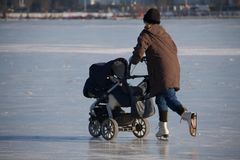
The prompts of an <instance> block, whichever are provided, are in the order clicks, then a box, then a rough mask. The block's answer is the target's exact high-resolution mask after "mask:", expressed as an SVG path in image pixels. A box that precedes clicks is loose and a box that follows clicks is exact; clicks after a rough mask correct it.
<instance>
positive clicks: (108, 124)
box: [101, 118, 118, 140]
mask: <svg viewBox="0 0 240 160" xmlns="http://www.w3.org/2000/svg"><path fill="white" fill-rule="evenodd" d="M101 133H102V136H103V138H104V139H106V140H112V139H114V138H116V137H117V134H118V123H117V121H115V120H114V119H112V118H109V119H106V120H105V121H103V123H102V126H101Z"/></svg>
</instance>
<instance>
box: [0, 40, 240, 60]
mask: <svg viewBox="0 0 240 160" xmlns="http://www.w3.org/2000/svg"><path fill="white" fill-rule="evenodd" d="M132 51H133V48H131V47H113V46H103V45H92V44H80V45H79V44H0V53H83V54H129V53H131V52H132ZM178 54H179V55H184V56H191V55H220V56H221V55H240V48H186V47H180V48H178ZM229 61H234V59H229Z"/></svg>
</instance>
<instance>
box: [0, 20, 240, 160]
mask: <svg viewBox="0 0 240 160" xmlns="http://www.w3.org/2000/svg"><path fill="white" fill-rule="evenodd" d="M162 25H163V26H164V27H166V29H167V31H168V32H169V33H170V34H171V35H172V37H173V39H174V40H175V41H176V44H177V46H178V48H179V58H180V63H181V90H180V91H179V92H178V97H179V99H180V100H181V101H182V102H183V103H184V104H185V105H186V106H187V107H188V108H189V109H190V110H192V111H195V112H198V116H199V121H198V134H197V137H196V138H192V137H191V136H190V135H189V133H188V128H187V124H186V123H184V122H182V123H181V124H180V122H179V121H180V117H178V116H177V115H176V114H175V113H173V112H171V111H169V114H170V117H169V128H170V137H169V141H168V142H161V141H158V140H157V139H156V138H155V133H156V132H157V123H158V114H157V113H156V114H155V115H154V116H153V117H151V118H149V121H150V124H151V130H150V133H149V135H148V136H147V137H146V138H145V139H137V138H136V137H135V136H134V135H133V134H132V133H129V132H120V133H119V134H118V137H117V138H116V140H115V141H114V142H107V141H105V140H104V139H103V138H99V139H93V138H91V136H90V135H89V133H88V128H87V127H88V118H89V116H88V112H89V106H90V105H91V103H92V102H93V99H87V98H85V97H84V96H83V95H82V89H83V85H84V82H85V80H86V78H87V77H88V68H89V66H90V65H91V64H92V63H96V62H106V61H109V60H112V59H115V58H118V57H124V58H127V59H128V57H129V56H130V55H131V52H132V48H133V47H134V46H135V44H136V39H137V36H138V34H139V33H140V31H141V30H142V28H143V24H142V21H141V20H123V21H111V20H89V21H80V20H70V21H67V20H30V21H0V159H1V160H33V159H34V160H40V159H41V160H53V159H56V160H67V159H71V160H73V159H74V160H75V159H81V160H102V159H107V160H108V159H109V160H110V159H119V160H120V159H132V160H134V159H146V160H152V159H153V160H155V159H156V160H157V159H164V160H172V159H182V160H196V159H202V160H205V159H210V160H220V159H222V160H225V159H229V160H230V159H231V160H237V159H240V124H239V121H240V117H239V114H240V69H239V68H240V32H239V31H240V19H207V20H203V19H197V20H191V19H189V20H184V19H176V20H162ZM143 70H144V65H139V66H137V68H136V70H135V71H136V72H137V73H141V72H144V71H143Z"/></svg>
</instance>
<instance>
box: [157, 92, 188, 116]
mask: <svg viewBox="0 0 240 160" xmlns="http://www.w3.org/2000/svg"><path fill="white" fill-rule="evenodd" d="M155 102H156V104H157V106H158V110H159V115H161V114H160V112H167V111H168V107H169V108H170V109H171V110H173V111H174V112H177V113H178V114H179V115H182V113H183V112H184V110H185V109H184V108H183V106H182V104H181V102H179V101H178V99H177V96H176V92H175V89H173V88H170V89H166V90H165V91H163V92H162V93H161V94H158V95H157V96H156V99H155Z"/></svg>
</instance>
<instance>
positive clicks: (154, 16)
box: [143, 8, 161, 24]
mask: <svg viewBox="0 0 240 160" xmlns="http://www.w3.org/2000/svg"><path fill="white" fill-rule="evenodd" d="M160 18H161V17H160V12H159V10H158V9H156V8H151V9H149V10H148V11H147V12H146V13H145V15H144V17H143V22H144V23H145V24H160Z"/></svg>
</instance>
